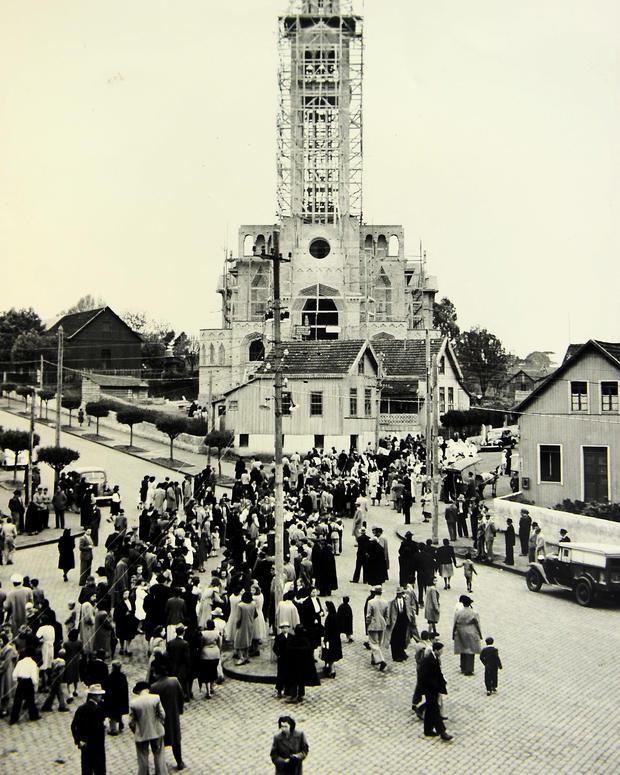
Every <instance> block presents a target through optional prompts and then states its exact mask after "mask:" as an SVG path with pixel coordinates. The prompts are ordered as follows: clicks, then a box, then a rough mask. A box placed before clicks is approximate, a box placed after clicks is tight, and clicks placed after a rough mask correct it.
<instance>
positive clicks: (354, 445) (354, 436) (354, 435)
mask: <svg viewBox="0 0 620 775" xmlns="http://www.w3.org/2000/svg"><path fill="white" fill-rule="evenodd" d="M349 449H352V450H355V451H357V433H352V434H351V439H350V442H349Z"/></svg>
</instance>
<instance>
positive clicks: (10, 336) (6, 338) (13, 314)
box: [0, 307, 45, 363]
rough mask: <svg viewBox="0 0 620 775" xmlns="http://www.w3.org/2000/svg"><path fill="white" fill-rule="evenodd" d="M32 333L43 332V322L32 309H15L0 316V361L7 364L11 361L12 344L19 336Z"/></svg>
mask: <svg viewBox="0 0 620 775" xmlns="http://www.w3.org/2000/svg"><path fill="white" fill-rule="evenodd" d="M29 331H33V332H34V333H35V334H42V333H43V332H44V331H45V326H44V325H43V321H42V320H41V318H40V317H39V316H38V315H37V313H36V312H35V311H34V310H33V309H32V307H30V308H28V309H15V308H14V307H12V308H11V309H10V310H9V311H8V312H3V313H2V314H0V361H3V362H5V363H6V362H8V361H9V360H10V359H11V350H12V349H13V344H14V343H15V340H16V339H17V337H18V336H19V335H20V334H26V333H28V332H29Z"/></svg>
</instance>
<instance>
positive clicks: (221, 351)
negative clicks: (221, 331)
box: [218, 344, 226, 366]
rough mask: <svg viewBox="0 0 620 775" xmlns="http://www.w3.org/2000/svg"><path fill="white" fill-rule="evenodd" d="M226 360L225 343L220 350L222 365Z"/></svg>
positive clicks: (219, 359)
mask: <svg viewBox="0 0 620 775" xmlns="http://www.w3.org/2000/svg"><path fill="white" fill-rule="evenodd" d="M225 360H226V350H225V349H224V345H223V344H221V345H220V349H219V351H218V363H219V365H220V366H223V365H224V361H225Z"/></svg>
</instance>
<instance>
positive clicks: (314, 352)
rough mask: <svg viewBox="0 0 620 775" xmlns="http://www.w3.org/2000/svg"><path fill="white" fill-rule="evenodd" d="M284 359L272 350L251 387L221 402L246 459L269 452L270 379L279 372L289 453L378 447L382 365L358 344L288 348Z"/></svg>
mask: <svg viewBox="0 0 620 775" xmlns="http://www.w3.org/2000/svg"><path fill="white" fill-rule="evenodd" d="M282 352H283V357H282V359H281V360H279V361H276V360H275V359H274V357H273V352H268V353H267V355H266V356H265V360H264V362H262V363H261V364H260V366H259V367H258V369H257V370H256V371H255V372H254V374H253V375H252V376H251V378H250V379H249V381H247V382H245V383H244V384H242V385H238V386H236V387H234V388H231V389H230V390H228V391H226V392H225V393H224V394H223V395H222V396H221V397H220V398H219V399H218V400H217V401H216V402H215V405H216V407H217V413H218V415H219V417H220V425H221V427H222V428H225V429H227V430H232V431H233V432H234V434H235V447H236V449H237V450H238V451H239V452H240V453H241V454H243V453H248V454H254V453H261V452H263V453H272V452H273V434H274V408H273V403H274V387H273V374H274V370H275V369H276V368H281V369H282V372H283V377H284V381H285V386H284V391H283V400H282V415H283V416H282V425H283V435H284V440H283V442H284V443H283V447H284V452H285V454H287V453H289V454H290V453H293V452H295V451H298V452H306V451H307V450H309V449H312V448H313V447H316V448H319V449H330V448H331V447H336V448H337V449H338V450H339V451H340V450H342V449H346V450H349V449H364V448H365V447H366V446H367V445H368V444H369V443H370V444H372V445H374V444H375V441H376V435H377V412H378V408H379V388H380V361H379V357H378V355H377V353H376V352H375V350H374V347H373V345H372V344H371V343H370V342H368V341H364V340H361V339H359V340H358V339H355V340H335V341H321V342H300V341H292V342H284V343H283V344H282Z"/></svg>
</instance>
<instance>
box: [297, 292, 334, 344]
mask: <svg viewBox="0 0 620 775" xmlns="http://www.w3.org/2000/svg"><path fill="white" fill-rule="evenodd" d="M301 319H302V325H303V326H304V328H306V329H310V331H309V333H307V334H304V336H303V339H305V340H306V341H310V342H311V341H315V340H317V339H338V307H337V306H336V303H335V302H334V300H333V299H327V298H321V297H315V298H314V299H308V300H307V301H306V303H305V304H304V306H303V309H302V312H301Z"/></svg>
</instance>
